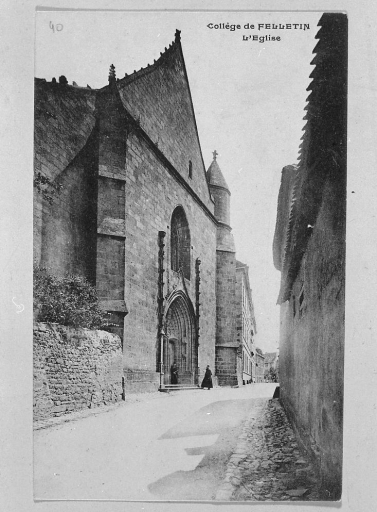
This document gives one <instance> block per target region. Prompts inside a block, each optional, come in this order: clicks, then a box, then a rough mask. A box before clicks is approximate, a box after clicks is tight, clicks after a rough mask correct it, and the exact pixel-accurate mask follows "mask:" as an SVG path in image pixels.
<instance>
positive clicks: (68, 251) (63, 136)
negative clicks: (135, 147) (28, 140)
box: [33, 80, 97, 284]
mask: <svg viewBox="0 0 377 512" xmlns="http://www.w3.org/2000/svg"><path fill="white" fill-rule="evenodd" d="M94 109H95V93H94V91H90V90H86V89H78V88H75V87H71V86H68V85H62V84H52V83H46V82H45V81H43V80H36V87H35V136H34V152H35V159H34V167H35V174H36V175H38V173H39V174H40V175H41V176H43V177H44V178H47V179H48V180H49V181H50V183H52V186H48V185H43V188H44V189H45V191H46V194H47V196H48V197H49V198H51V201H52V204H50V203H49V201H48V200H46V198H45V199H43V196H42V194H41V193H40V192H37V191H36V189H35V191H34V224H33V225H34V261H35V262H36V263H37V264H41V265H44V266H47V267H49V268H50V269H51V271H53V272H54V273H56V274H57V275H62V274H64V273H66V272H75V273H78V274H80V275H83V276H85V277H87V278H88V279H89V280H90V281H91V282H92V284H95V237H96V226H95V223H96V186H97V185H96V168H97V159H96V153H95V149H94V148H95V146H96V137H97V134H96V129H95V116H94ZM55 185H58V188H55Z"/></svg>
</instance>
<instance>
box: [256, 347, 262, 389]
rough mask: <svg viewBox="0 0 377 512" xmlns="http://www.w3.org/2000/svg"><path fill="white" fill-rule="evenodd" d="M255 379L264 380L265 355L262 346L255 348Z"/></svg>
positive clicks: (257, 380)
mask: <svg viewBox="0 0 377 512" xmlns="http://www.w3.org/2000/svg"><path fill="white" fill-rule="evenodd" d="M255 374H256V375H255V381H256V382H264V355H263V352H262V350H261V349H260V348H258V347H256V348H255Z"/></svg>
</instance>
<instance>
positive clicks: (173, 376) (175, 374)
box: [170, 361, 178, 384]
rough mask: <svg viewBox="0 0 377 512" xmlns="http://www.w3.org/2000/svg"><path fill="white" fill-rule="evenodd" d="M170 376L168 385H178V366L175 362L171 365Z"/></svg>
mask: <svg viewBox="0 0 377 512" xmlns="http://www.w3.org/2000/svg"><path fill="white" fill-rule="evenodd" d="M170 376H171V379H170V383H171V384H178V366H177V363H176V362H175V361H174V363H173V364H172V365H171V368H170Z"/></svg>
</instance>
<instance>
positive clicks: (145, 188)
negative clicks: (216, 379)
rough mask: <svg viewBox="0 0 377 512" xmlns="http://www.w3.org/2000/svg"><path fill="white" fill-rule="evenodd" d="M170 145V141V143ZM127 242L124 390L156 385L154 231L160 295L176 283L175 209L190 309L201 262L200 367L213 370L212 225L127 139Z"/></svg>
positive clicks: (140, 143) (136, 141) (138, 144)
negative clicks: (181, 227) (187, 268)
mask: <svg viewBox="0 0 377 512" xmlns="http://www.w3.org/2000/svg"><path fill="white" fill-rule="evenodd" d="M173 143H174V141H172V144H173ZM125 191H126V202H125V215H126V221H125V226H126V240H125V301H126V303H127V308H128V311H129V313H128V315H127V316H126V317H125V321H124V342H123V344H124V372H125V386H126V390H129V391H148V390H154V389H157V387H158V381H159V373H158V372H157V367H156V353H157V350H158V342H159V341H158V340H157V327H158V321H157V320H158V319H157V290H158V232H159V231H165V232H166V237H165V244H166V246H165V260H164V268H165V270H166V271H165V273H164V282H165V287H164V294H165V295H167V294H170V293H171V292H172V291H173V290H174V286H177V285H178V284H179V279H178V277H177V273H176V272H174V271H172V270H171V269H170V222H171V216H172V213H173V211H174V209H175V208H176V206H178V205H181V206H182V207H183V208H184V211H185V214H186V216H187V220H188V224H189V229H190V236H191V279H190V281H189V280H185V284H186V287H187V291H188V294H189V297H190V299H191V301H192V304H193V306H194V308H195V260H196V258H200V260H201V266H200V269H201V283H200V291H201V296H200V303H201V311H200V314H201V317H200V347H199V366H200V367H201V369H202V371H203V369H204V368H205V366H206V365H207V364H210V365H211V366H212V367H214V359H215V357H214V341H215V310H216V301H215V270H216V226H215V224H214V222H213V220H211V219H210V218H209V217H208V216H207V215H206V214H205V213H204V211H203V210H202V209H201V208H200V206H199V205H198V204H197V203H196V202H195V201H194V200H193V199H192V197H191V196H190V195H189V194H188V193H187V191H185V190H184V188H183V187H182V186H181V185H180V184H179V183H177V182H176V181H175V179H174V178H173V177H172V176H171V174H169V172H168V171H167V169H166V168H165V167H164V165H163V164H162V163H161V162H160V161H159V160H158V159H157V158H156V156H155V154H154V153H153V152H152V150H151V149H150V148H149V147H148V146H147V143H146V142H145V141H144V140H142V139H141V137H139V136H137V135H135V134H133V135H130V137H129V138H128V142H127V157H126V182H125Z"/></svg>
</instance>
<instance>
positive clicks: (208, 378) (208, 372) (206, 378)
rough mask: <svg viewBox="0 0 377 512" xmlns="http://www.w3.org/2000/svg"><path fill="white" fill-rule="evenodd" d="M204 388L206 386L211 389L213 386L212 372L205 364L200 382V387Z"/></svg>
mask: <svg viewBox="0 0 377 512" xmlns="http://www.w3.org/2000/svg"><path fill="white" fill-rule="evenodd" d="M204 388H208V389H211V388H213V384H212V372H211V370H210V369H209V365H208V366H207V368H206V372H205V374H204V379H203V382H202V389H204Z"/></svg>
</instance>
